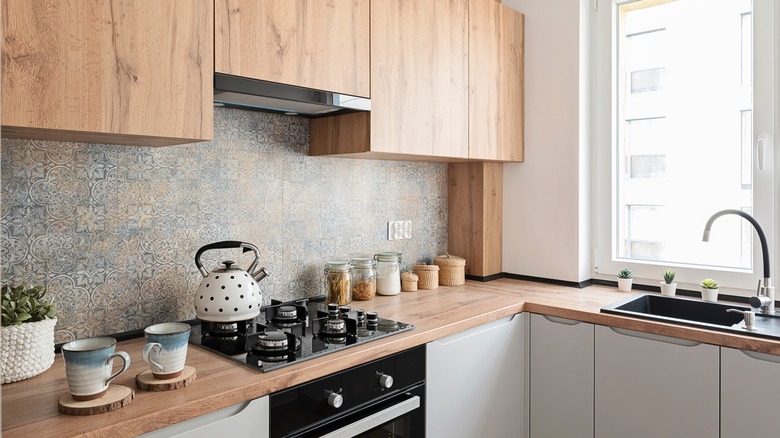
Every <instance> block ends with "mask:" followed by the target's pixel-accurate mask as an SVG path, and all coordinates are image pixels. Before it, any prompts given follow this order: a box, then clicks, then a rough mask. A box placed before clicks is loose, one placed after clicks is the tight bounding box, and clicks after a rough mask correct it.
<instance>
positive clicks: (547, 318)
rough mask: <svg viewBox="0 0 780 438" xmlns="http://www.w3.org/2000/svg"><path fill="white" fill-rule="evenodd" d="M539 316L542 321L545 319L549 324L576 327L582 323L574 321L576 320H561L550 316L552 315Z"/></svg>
mask: <svg viewBox="0 0 780 438" xmlns="http://www.w3.org/2000/svg"><path fill="white" fill-rule="evenodd" d="M540 316H541V317H542V318H544V319H546V320H548V321H550V322H554V323H556V324H565V325H577V324H581V323H582V321H576V320H573V319H568V318H561V317H560V316H552V315H540Z"/></svg>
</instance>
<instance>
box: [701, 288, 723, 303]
mask: <svg viewBox="0 0 780 438" xmlns="http://www.w3.org/2000/svg"><path fill="white" fill-rule="evenodd" d="M718 290H719V289H705V288H701V298H702V299H703V300H704V301H712V302H715V301H718Z"/></svg>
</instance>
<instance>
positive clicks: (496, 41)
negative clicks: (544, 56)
mask: <svg viewBox="0 0 780 438" xmlns="http://www.w3.org/2000/svg"><path fill="white" fill-rule="evenodd" d="M523 38H524V16H523V14H521V13H519V12H517V11H514V10H512V9H510V8H508V7H506V6H504V5H502V4H500V3H498V2H496V1H494V0H470V1H469V158H472V159H479V160H498V161H523V118H524V115H523V111H524V110H523V86H524V85H523V78H524V73H523V68H524V67H523V65H524V64H523V62H524V55H523V50H524V43H523V41H524V40H523Z"/></svg>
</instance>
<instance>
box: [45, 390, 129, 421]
mask: <svg viewBox="0 0 780 438" xmlns="http://www.w3.org/2000/svg"><path fill="white" fill-rule="evenodd" d="M134 398H135V391H133V390H132V389H130V388H128V387H127V386H122V385H108V389H107V390H106V393H105V394H104V395H103V397H100V398H96V399H95V400H89V401H76V400H73V396H72V395H71V394H70V393H67V394H64V395H63V396H62V397H60V400H59V402H58V403H57V410H58V411H60V413H63V414H67V415H93V414H102V413H104V412H110V411H115V410H117V409H119V408H121V407H123V406H127V405H129V404H130V402H131V401H133V399H134Z"/></svg>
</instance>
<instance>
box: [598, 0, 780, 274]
mask: <svg viewBox="0 0 780 438" xmlns="http://www.w3.org/2000/svg"><path fill="white" fill-rule="evenodd" d="M774 7H775V5H774V2H773V0H754V1H751V0H634V1H615V0H611V1H610V0H600V1H599V4H598V12H597V14H598V18H597V26H598V29H599V32H598V36H597V37H596V40H597V43H596V48H595V51H596V53H597V54H598V56H597V59H598V60H597V64H598V65H597V68H596V70H595V71H596V75H595V77H596V79H595V81H596V82H595V84H596V85H595V89H596V93H595V95H596V96H598V98H597V100H598V107H599V108H600V112H599V116H598V120H600V122H599V123H600V124H599V126H598V127H597V129H596V132H597V134H596V137H597V144H598V145H599V146H598V148H599V150H598V158H597V164H596V167H597V171H595V172H594V174H595V175H597V177H596V178H597V180H598V181H597V184H596V198H597V199H598V200H599V205H598V207H597V212H596V224H597V226H596V238H595V239H594V241H595V242H596V244H597V251H596V257H595V259H594V264H595V266H594V268H595V270H596V272H598V273H599V274H603V275H604V276H607V275H609V277H608V278H611V276H612V275H613V274H614V273H615V272H617V271H618V270H619V269H620V268H621V267H623V266H629V267H631V269H632V271H634V273H635V276H637V277H639V278H647V279H660V276H661V273H662V272H663V269H664V268H665V267H667V266H675V267H676V268H677V270H678V278H680V279H681V281H683V282H686V283H691V284H695V283H698V282H699V281H700V280H701V279H703V278H704V277H710V276H712V277H717V278H718V279H719V280H720V281H721V284H722V285H723V286H724V287H729V286H731V287H736V288H742V289H752V288H754V287H755V281H756V278H757V277H758V276H757V275H755V273H754V266H756V265H759V266H760V261H754V260H760V259H756V255H757V254H758V257H760V248H756V247H755V246H757V245H758V240H757V239H755V240H754V236H755V233H754V232H753V229H752V227H751V226H750V225H749V224H747V222H746V221H744V220H743V219H741V218H738V217H736V216H731V217H730V216H724V217H723V218H721V219H718V221H717V222H716V224H715V226H714V227H713V230H712V234H711V241H710V243H704V242H702V241H701V235H702V230H703V228H704V224H705V223H706V221H707V219H708V218H709V217H710V216H711V215H712V214H713V213H715V212H717V211H719V210H723V209H727V208H730V209H742V210H743V211H747V212H750V213H751V214H752V215H753V216H754V217H756V219H757V220H758V221H759V223H761V225H762V228H763V229H764V231H765V232H766V233H767V235H768V236H767V237H768V239H769V240H770V242H772V241H773V236H774V223H773V215H772V210H773V176H772V175H773V169H774V163H773V162H772V160H773V157H774V154H773V153H772V150H771V148H770V147H767V148H766V149H767V150H765V151H764V150H762V151H761V152H762V153H763V152H765V153H766V154H765V156H766V160H765V162H764V164H765V165H764V167H763V168H762V169H758V167H757V166H758V164H757V161H758V160H756V159H755V156H756V155H757V153H756V148H755V147H754V145H755V144H756V140H757V138H758V137H759V136H760V135H762V134H763V135H764V136H765V137H766V136H767V135H768V134H767V133H772V132H773V130H774V126H773V112H772V111H773V106H772V99H773V96H774V93H775V92H776V91H775V90H774V88H773V87H774V85H773V80H772V79H773V76H774V73H773V62H774V56H775V54H774V53H773V49H774V47H773V43H772V40H773V36H772V35H773V33H772V32H773V27H774V21H775V20H776V18H775V13H774ZM759 10H760V12H757V11H759ZM779 15H780V14H779ZM757 17H762V18H761V19H759V18H757ZM759 114H760V115H761V117H759ZM766 138H768V137H766ZM764 141H765V142H766V140H764ZM743 222H744V223H743ZM754 241H755V242H756V245H754V244H753V242H754ZM770 251H771V250H770ZM773 261H774V260H773ZM713 271H720V272H716V273H715V272H713ZM597 277H598V275H597Z"/></svg>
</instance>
